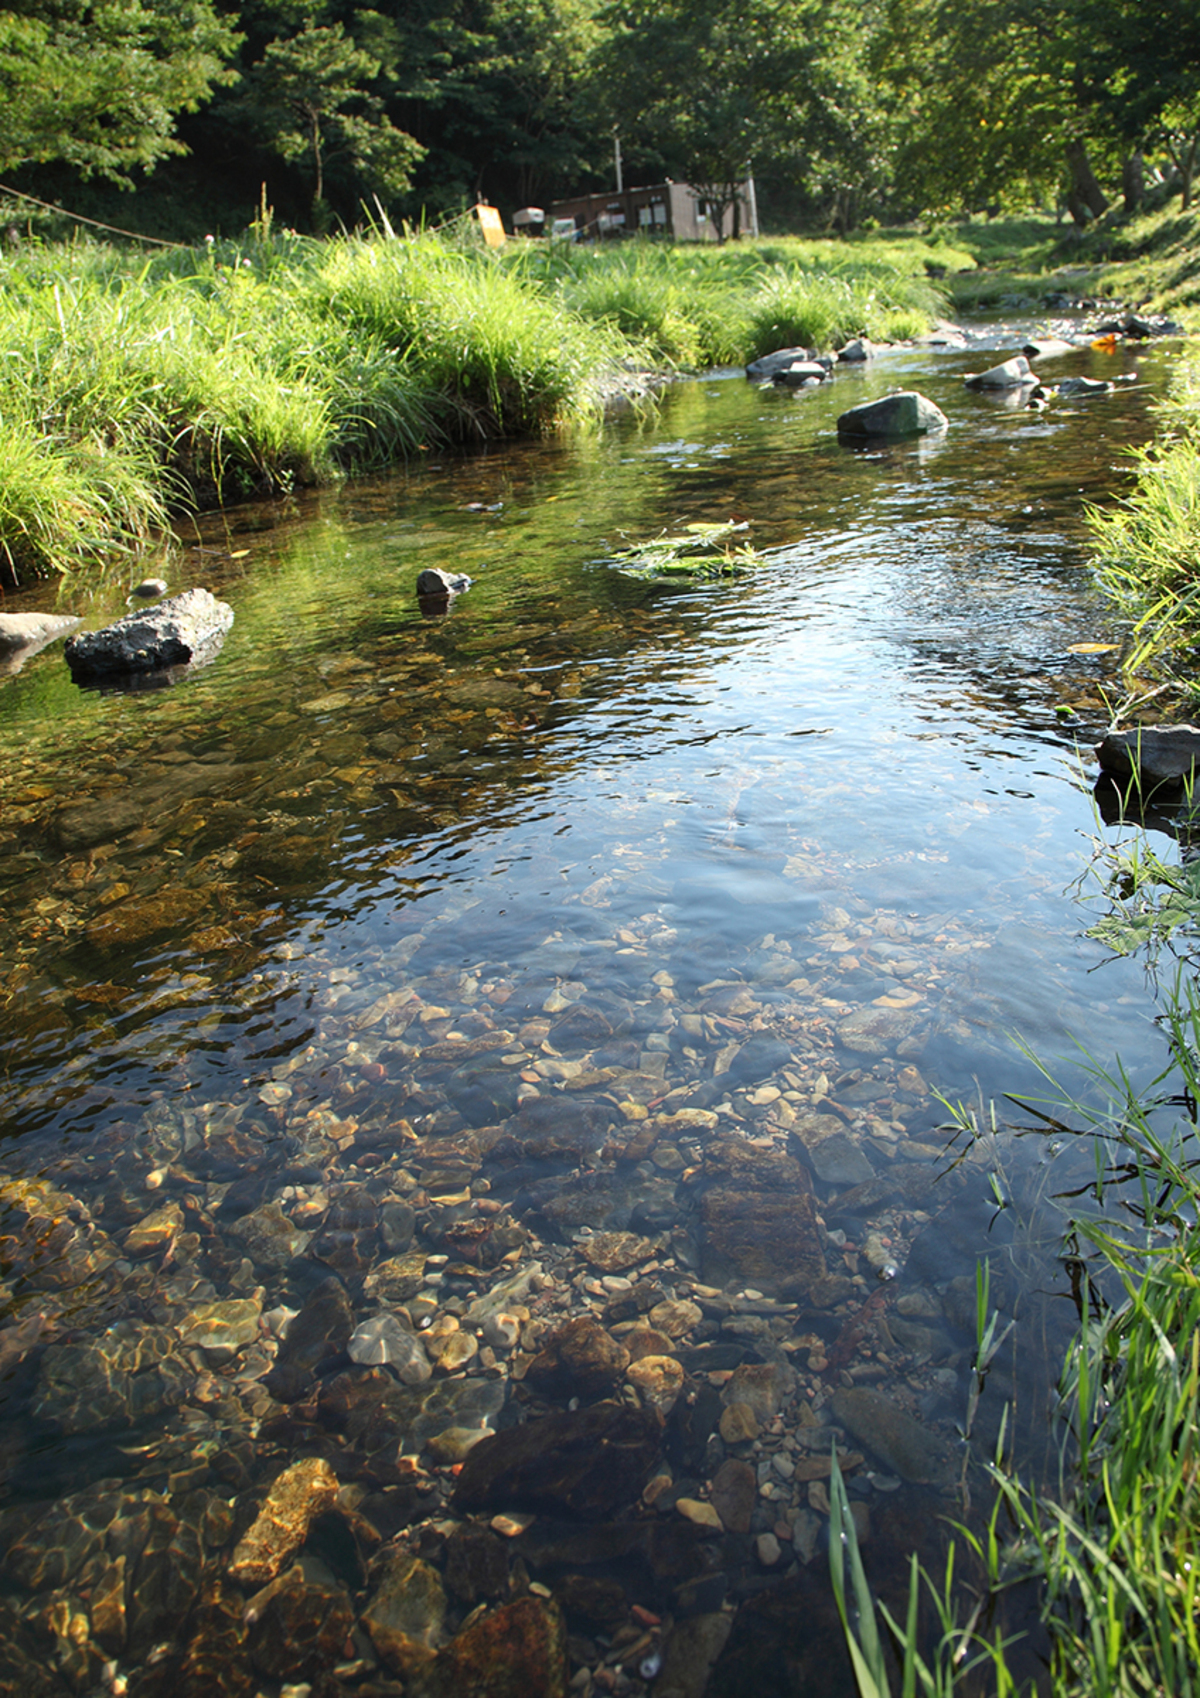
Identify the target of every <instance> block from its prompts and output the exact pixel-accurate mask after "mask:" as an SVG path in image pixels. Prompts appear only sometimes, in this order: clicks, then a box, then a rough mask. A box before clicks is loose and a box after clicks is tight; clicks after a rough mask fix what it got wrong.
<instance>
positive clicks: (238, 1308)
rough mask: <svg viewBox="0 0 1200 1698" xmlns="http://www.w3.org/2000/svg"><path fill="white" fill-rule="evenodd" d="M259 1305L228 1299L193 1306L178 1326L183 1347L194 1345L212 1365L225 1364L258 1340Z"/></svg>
mask: <svg viewBox="0 0 1200 1698" xmlns="http://www.w3.org/2000/svg"><path fill="white" fill-rule="evenodd" d="M261 1317H262V1303H261V1302H260V1301H259V1299H258V1298H256V1297H255V1298H251V1297H229V1298H226V1299H224V1301H222V1302H219V1303H197V1304H195V1305H194V1306H193V1307H192V1308H191V1309H189V1310H188V1312H187V1314H186V1315H185V1317H184V1318H183V1320H182V1321H181V1322H180V1324H179V1335H180V1338H181V1339H182V1341H183V1343H184V1345H185V1346H187V1347H189V1348H190V1347H191V1346H193V1345H198V1346H199V1347H200V1349H201V1350H203V1351H205V1352H206V1354H207V1355H209V1356H210V1357H211V1358H212V1359H214V1361H216V1362H225V1361H228V1360H229V1359H230V1357H232V1356H234V1355H236V1354H237V1352H238V1351H239V1350H244V1349H245V1348H246V1346H247V1345H249V1344H253V1343H254V1341H255V1339H256V1338H257V1337H258V1336H259V1331H260V1325H259V1323H260V1320H261Z"/></svg>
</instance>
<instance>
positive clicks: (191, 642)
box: [66, 589, 233, 679]
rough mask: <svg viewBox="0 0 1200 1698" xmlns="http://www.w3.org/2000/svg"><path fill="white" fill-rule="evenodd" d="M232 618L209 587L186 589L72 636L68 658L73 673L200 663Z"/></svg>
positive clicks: (109, 673) (107, 674) (112, 673)
mask: <svg viewBox="0 0 1200 1698" xmlns="http://www.w3.org/2000/svg"><path fill="white" fill-rule="evenodd" d="M232 624H233V609H232V607H230V606H229V605H228V604H227V603H226V602H223V601H218V600H217V599H216V597H215V596H214V595H212V594H211V593H210V592H209V591H208V590H202V589H195V590H185V591H184V592H183V593H182V595H177V596H172V597H171V598H170V599H169V600H167V601H160V602H159V603H158V605H157V606H156V607H151V608H147V609H146V610H145V612H137V613H128V614H126V616H125V617H124V619H118V620H117V621H116V623H115V624H113V625H106V626H105V627H104V628H103V630H100V631H85V632H83V633H82V634H81V635H80V636H77V637H72V638H71V639H70V641H69V642H68V643H67V647H66V658H67V664H68V666H69V667H70V668H71V673H72V675H73V676H74V677H75V678H77V679H79V678H84V679H87V678H117V677H121V676H122V675H126V676H127V675H128V674H130V673H138V672H154V671H157V670H159V669H160V668H163V667H168V666H186V665H189V664H191V665H199V664H202V663H203V662H204V661H205V660H211V659H212V657H213V656H214V655H215V654H216V652H217V650H218V649H219V648H220V646H221V643H222V642H223V641H224V638H225V633H226V631H228V629H229V627H230V626H231V625H232Z"/></svg>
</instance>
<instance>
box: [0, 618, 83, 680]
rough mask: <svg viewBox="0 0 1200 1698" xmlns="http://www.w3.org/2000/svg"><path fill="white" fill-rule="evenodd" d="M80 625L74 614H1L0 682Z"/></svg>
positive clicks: (80, 622)
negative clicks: (48, 644) (49, 644)
mask: <svg viewBox="0 0 1200 1698" xmlns="http://www.w3.org/2000/svg"><path fill="white" fill-rule="evenodd" d="M82 624H83V620H82V619H80V618H79V617H78V616H77V615H76V614H73V613H0V678H5V677H11V676H12V674H13V673H14V672H19V671H20V670H21V668H22V666H24V664H25V662H26V661H27V660H28V659H29V658H30V656H31V655H35V654H37V653H38V651H39V650H40V649H44V648H45V647H46V645H47V643H52V642H54V641H55V640H56V639H57V638H59V637H65V636H66V634H67V632H68V631H73V630H74V629H75V627H76V626H77V625H82Z"/></svg>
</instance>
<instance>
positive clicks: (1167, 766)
mask: <svg viewBox="0 0 1200 1698" xmlns="http://www.w3.org/2000/svg"><path fill="white" fill-rule="evenodd" d="M1096 758H1097V760H1098V761H1099V762H1100V765H1101V767H1102V768H1103V770H1104V771H1105V772H1107V773H1111V774H1112V776H1113V777H1114V778H1123V779H1130V778H1136V779H1137V782H1138V784H1139V785H1140V786H1141V788H1142V790H1143V791H1145V790H1152V789H1155V788H1157V787H1158V786H1159V785H1161V784H1176V785H1182V784H1184V783H1185V782H1190V781H1191V780H1192V779H1193V778H1194V777H1195V775H1196V767H1197V764H1198V763H1200V729H1197V727H1196V726H1194V725H1139V726H1135V727H1134V729H1133V730H1131V731H1110V732H1109V733H1108V735H1107V737H1105V739H1104V741H1103V742H1102V743H1100V744H1099V745H1098V746H1097V749H1096Z"/></svg>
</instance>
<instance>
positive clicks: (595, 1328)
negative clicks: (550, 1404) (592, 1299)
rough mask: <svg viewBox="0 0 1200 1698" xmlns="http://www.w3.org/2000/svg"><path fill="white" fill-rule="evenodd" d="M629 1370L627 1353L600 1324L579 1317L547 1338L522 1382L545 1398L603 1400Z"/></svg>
mask: <svg viewBox="0 0 1200 1698" xmlns="http://www.w3.org/2000/svg"><path fill="white" fill-rule="evenodd" d="M628 1366H629V1352H628V1350H626V1349H625V1347H624V1345H621V1344H618V1343H617V1342H616V1340H615V1339H614V1338H612V1337H611V1336H610V1334H608V1333H607V1332H605V1330H604V1328H603V1327H602V1326H601V1325H600V1323H599V1321H596V1320H593V1319H592V1317H591V1316H590V1315H580V1316H579V1317H578V1318H577V1319H576V1320H573V1321H568V1322H567V1324H566V1325H565V1326H564V1327H560V1328H558V1329H557V1331H555V1332H553V1333H551V1334H550V1336H549V1337H548V1338H547V1339H546V1341H545V1343H544V1344H543V1346H542V1349H541V1351H540V1352H539V1353H538V1355H537V1356H535V1357H534V1359H533V1361H532V1362H531V1363H530V1364H529V1367H528V1370H527V1371H526V1375H525V1378H526V1380H527V1382H528V1383H529V1384H530V1385H531V1386H533V1388H534V1389H535V1390H536V1391H540V1392H541V1393H542V1394H543V1395H544V1396H546V1397H554V1398H564V1399H565V1398H571V1397H580V1398H583V1399H584V1400H585V1401H592V1400H594V1399H595V1398H599V1397H603V1396H604V1395H605V1394H606V1393H607V1392H610V1391H611V1390H612V1389H613V1387H614V1386H615V1385H616V1384H617V1383H618V1381H619V1380H620V1378H621V1376H622V1374H624V1372H625V1370H626V1368H627V1367H628Z"/></svg>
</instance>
